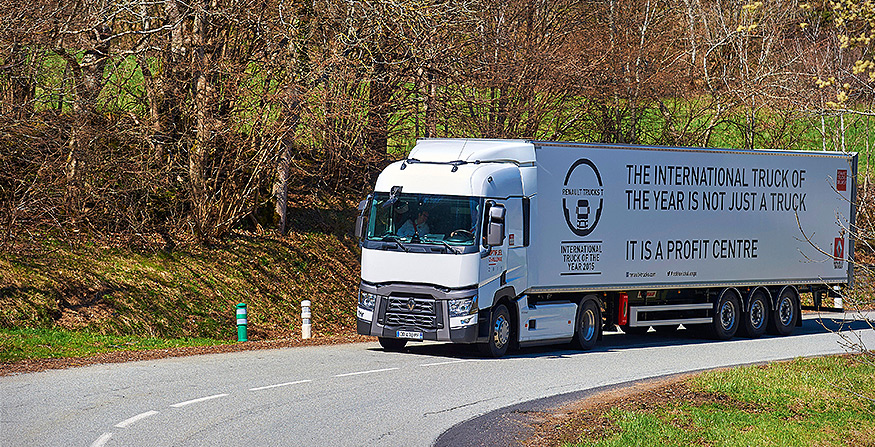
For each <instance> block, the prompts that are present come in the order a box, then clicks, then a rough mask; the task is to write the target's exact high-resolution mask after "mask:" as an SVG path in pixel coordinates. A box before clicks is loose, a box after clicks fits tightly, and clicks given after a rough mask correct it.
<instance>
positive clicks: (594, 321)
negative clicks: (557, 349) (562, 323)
mask: <svg viewBox="0 0 875 447" xmlns="http://www.w3.org/2000/svg"><path fill="white" fill-rule="evenodd" d="M575 329H576V330H575V332H574V340H572V342H571V344H572V346H573V347H574V348H576V349H581V350H584V351H588V350H590V349H592V348H593V347H594V346H595V344H596V341H598V339H599V332H600V331H601V329H602V312H601V309H599V306H598V305H597V304H596V303H595V301H593V300H587V301H586V302H584V303H583V307H581V309H580V312H578V315H577V327H576V328H575Z"/></svg>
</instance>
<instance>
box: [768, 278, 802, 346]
mask: <svg viewBox="0 0 875 447" xmlns="http://www.w3.org/2000/svg"><path fill="white" fill-rule="evenodd" d="M797 301H798V300H797V299H796V292H795V291H794V290H793V288H792V287H785V288H784V290H782V291H781V294H780V295H779V296H778V302H777V303H775V311H774V312H772V315H771V317H772V318H769V325H768V328H767V329H768V332H769V333H770V334H774V335H781V336H786V335H790V334H792V333H793V326H794V325H795V324H796V316H797V312H799V310H798V309H799V308H798V306H797V305H796V303H797Z"/></svg>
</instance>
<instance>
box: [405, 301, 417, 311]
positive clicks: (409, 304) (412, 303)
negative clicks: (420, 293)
mask: <svg viewBox="0 0 875 447" xmlns="http://www.w3.org/2000/svg"><path fill="white" fill-rule="evenodd" d="M414 308H416V300H414V299H413V298H410V299H409V300H408V301H407V310H411V311H412V310H413V309H414Z"/></svg>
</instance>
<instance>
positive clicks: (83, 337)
mask: <svg viewBox="0 0 875 447" xmlns="http://www.w3.org/2000/svg"><path fill="white" fill-rule="evenodd" d="M227 343H230V342H229V341H224V340H213V339H208V338H175V339H164V338H157V337H137V336H132V335H128V336H118V335H101V334H95V333H92V332H84V331H68V330H61V329H0V363H11V362H17V361H21V360H33V359H45V358H69V357H88V356H92V355H96V354H103V353H107V352H115V351H144V350H149V349H169V348H179V347H186V346H212V345H218V344H227Z"/></svg>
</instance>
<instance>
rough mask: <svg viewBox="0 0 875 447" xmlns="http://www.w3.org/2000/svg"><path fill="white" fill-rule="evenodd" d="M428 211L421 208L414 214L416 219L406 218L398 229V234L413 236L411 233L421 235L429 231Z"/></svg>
mask: <svg viewBox="0 0 875 447" xmlns="http://www.w3.org/2000/svg"><path fill="white" fill-rule="evenodd" d="M427 221H428V211H425V210H422V211H420V212H419V214H418V215H417V216H416V219H413V220H411V219H407V221H406V222H404V225H401V228H399V229H398V236H401V237H413V235H417V236H422V235H425V234H428V233H429V228H428V222H427Z"/></svg>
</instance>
